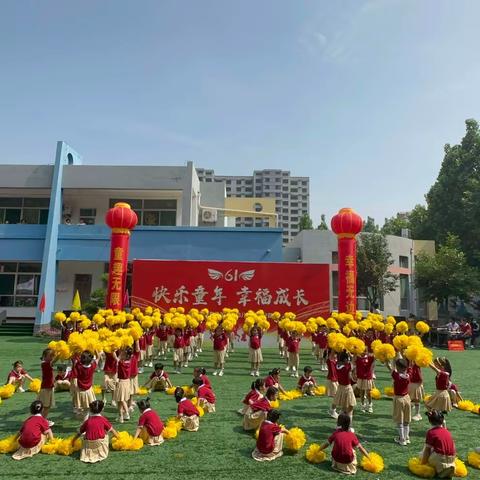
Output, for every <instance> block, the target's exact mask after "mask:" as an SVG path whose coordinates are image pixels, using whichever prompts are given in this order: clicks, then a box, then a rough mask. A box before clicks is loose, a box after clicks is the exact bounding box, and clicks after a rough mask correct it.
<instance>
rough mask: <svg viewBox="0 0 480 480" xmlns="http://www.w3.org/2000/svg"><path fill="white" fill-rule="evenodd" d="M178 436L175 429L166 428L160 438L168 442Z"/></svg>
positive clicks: (171, 427)
mask: <svg viewBox="0 0 480 480" xmlns="http://www.w3.org/2000/svg"><path fill="white" fill-rule="evenodd" d="M177 435H178V432H177V429H176V428H175V427H173V426H170V427H169V426H166V427H165V428H164V429H163V432H162V436H163V438H164V439H165V440H170V439H172V438H176V436H177Z"/></svg>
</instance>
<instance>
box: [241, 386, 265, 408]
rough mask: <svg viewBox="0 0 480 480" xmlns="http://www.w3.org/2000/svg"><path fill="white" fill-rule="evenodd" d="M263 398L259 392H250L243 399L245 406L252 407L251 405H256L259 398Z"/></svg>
mask: <svg viewBox="0 0 480 480" xmlns="http://www.w3.org/2000/svg"><path fill="white" fill-rule="evenodd" d="M261 397H262V394H261V393H260V392H259V391H258V390H255V389H254V390H250V391H249V392H248V393H247V394H246V395H245V398H244V399H243V402H242V403H244V404H245V405H250V404H251V403H255V402H256V401H257V400H258V399H259V398H261Z"/></svg>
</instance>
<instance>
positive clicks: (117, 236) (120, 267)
mask: <svg viewBox="0 0 480 480" xmlns="http://www.w3.org/2000/svg"><path fill="white" fill-rule="evenodd" d="M129 242H130V234H127V233H115V232H113V233H112V241H111V247H110V269H109V272H108V287H107V298H106V302H105V303H106V306H107V308H112V309H113V310H121V309H122V308H123V302H124V298H125V284H126V283H125V282H126V279H127V264H128V247H129Z"/></svg>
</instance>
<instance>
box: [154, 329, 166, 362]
mask: <svg viewBox="0 0 480 480" xmlns="http://www.w3.org/2000/svg"><path fill="white" fill-rule="evenodd" d="M155 334H156V336H157V339H158V344H157V345H158V358H162V359H163V360H166V359H167V348H168V329H167V326H166V325H165V324H163V323H162V324H161V325H160V326H159V327H158V328H157V330H156V332H155Z"/></svg>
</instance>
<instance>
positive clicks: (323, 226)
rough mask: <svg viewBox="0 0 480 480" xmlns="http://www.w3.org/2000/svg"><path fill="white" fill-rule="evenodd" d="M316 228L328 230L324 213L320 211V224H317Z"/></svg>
mask: <svg viewBox="0 0 480 480" xmlns="http://www.w3.org/2000/svg"><path fill="white" fill-rule="evenodd" d="M317 230H328V225H327V222H326V220H325V214H324V213H322V215H321V216H320V224H319V225H318V227H317Z"/></svg>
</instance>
